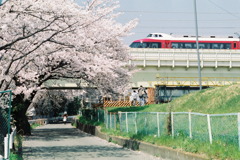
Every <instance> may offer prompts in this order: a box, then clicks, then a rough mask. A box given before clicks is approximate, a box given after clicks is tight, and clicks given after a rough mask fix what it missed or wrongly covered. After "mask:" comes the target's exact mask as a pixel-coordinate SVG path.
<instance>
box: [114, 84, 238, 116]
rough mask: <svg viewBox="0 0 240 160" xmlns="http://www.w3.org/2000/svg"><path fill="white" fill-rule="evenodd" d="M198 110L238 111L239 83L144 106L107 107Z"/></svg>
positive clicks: (152, 110) (175, 110) (137, 109)
mask: <svg viewBox="0 0 240 160" xmlns="http://www.w3.org/2000/svg"><path fill="white" fill-rule="evenodd" d="M170 110H171V111H173V112H189V111H191V112H198V113H208V114H218V113H219V114H220V113H237V112H240V85H231V86H224V87H215V88H209V89H205V90H202V91H197V92H193V93H191V94H187V95H185V96H182V97H180V98H177V99H175V100H174V101H172V102H171V103H166V104H153V105H149V106H144V107H125V108H122V107H120V108H109V111H110V112H116V111H137V112H138V111H139V112H168V111H170Z"/></svg>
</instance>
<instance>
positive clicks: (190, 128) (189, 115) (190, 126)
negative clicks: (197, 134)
mask: <svg viewBox="0 0 240 160" xmlns="http://www.w3.org/2000/svg"><path fill="white" fill-rule="evenodd" d="M188 122H189V137H190V138H191V139H192V114H191V112H188Z"/></svg>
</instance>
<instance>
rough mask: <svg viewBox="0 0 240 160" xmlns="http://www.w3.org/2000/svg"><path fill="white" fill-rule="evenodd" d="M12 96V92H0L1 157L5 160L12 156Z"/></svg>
mask: <svg viewBox="0 0 240 160" xmlns="http://www.w3.org/2000/svg"><path fill="white" fill-rule="evenodd" d="M11 96H12V92H11V91H2V92H0V157H4V159H8V158H9V155H10V131H11V126H10V115H11V100H12V99H11Z"/></svg>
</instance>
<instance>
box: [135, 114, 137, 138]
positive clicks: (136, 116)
mask: <svg viewBox="0 0 240 160" xmlns="http://www.w3.org/2000/svg"><path fill="white" fill-rule="evenodd" d="M135 133H136V134H137V133H138V128H137V112H135Z"/></svg>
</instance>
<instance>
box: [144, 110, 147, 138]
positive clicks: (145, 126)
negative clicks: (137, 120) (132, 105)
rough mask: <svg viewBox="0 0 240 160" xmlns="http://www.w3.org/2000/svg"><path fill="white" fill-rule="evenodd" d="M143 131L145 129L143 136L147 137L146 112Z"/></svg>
mask: <svg viewBox="0 0 240 160" xmlns="http://www.w3.org/2000/svg"><path fill="white" fill-rule="evenodd" d="M144 129H145V134H146V135H147V112H146V113H145V122H144Z"/></svg>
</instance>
